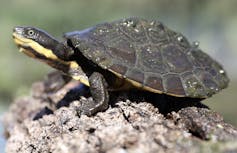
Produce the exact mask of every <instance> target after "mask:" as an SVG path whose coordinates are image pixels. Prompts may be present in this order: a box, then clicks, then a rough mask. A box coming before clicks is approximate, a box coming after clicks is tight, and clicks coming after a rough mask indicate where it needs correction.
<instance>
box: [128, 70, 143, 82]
mask: <svg viewBox="0 0 237 153" xmlns="http://www.w3.org/2000/svg"><path fill="white" fill-rule="evenodd" d="M126 77H127V78H128V79H130V80H134V81H137V82H143V81H144V73H143V72H141V71H140V70H138V69H134V68H133V69H130V70H128V71H127V73H126Z"/></svg>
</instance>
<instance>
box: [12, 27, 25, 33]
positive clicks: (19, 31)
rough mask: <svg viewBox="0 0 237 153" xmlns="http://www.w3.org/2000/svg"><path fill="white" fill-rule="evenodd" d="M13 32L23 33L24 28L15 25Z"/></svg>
mask: <svg viewBox="0 0 237 153" xmlns="http://www.w3.org/2000/svg"><path fill="white" fill-rule="evenodd" d="M13 32H15V33H18V34H22V32H23V28H22V27H14V28H13Z"/></svg>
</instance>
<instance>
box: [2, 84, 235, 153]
mask: <svg viewBox="0 0 237 153" xmlns="http://www.w3.org/2000/svg"><path fill="white" fill-rule="evenodd" d="M77 85H78V83H76V82H69V83H68V84H67V85H66V86H64V87H63V88H61V89H60V90H58V91H55V92H48V91H47V92H46V90H45V85H44V83H43V82H38V83H35V84H34V85H33V87H32V94H31V95H30V96H28V97H24V98H19V99H17V100H15V101H14V103H13V104H12V105H11V107H10V109H9V111H8V112H7V113H6V114H5V116H4V118H3V123H4V125H5V133H6V137H7V145H6V152H7V153H19V152H20V153H36V152H37V153H38V152H40V153H73V152H82V153H101V152H106V153H127V152H128V153H152V152H154V153H155V152H161V153H162V152H168V153H169V152H170V153H175V152H177V153H180V152H183V153H185V152H187V153H190V152H193V153H196V152H237V129H236V128H235V127H233V126H232V125H230V124H228V123H225V122H224V121H223V118H222V117H221V115H219V114H218V113H216V112H214V111H212V110H210V109H208V108H206V107H198V105H197V106H196V105H195V106H186V107H184V108H181V109H178V110H177V111H171V112H169V113H167V114H164V113H163V114H162V113H160V112H159V110H158V108H157V107H155V106H154V105H153V104H152V103H149V102H144V101H140V102H132V101H130V100H128V99H127V100H122V101H121V100H118V101H116V102H115V103H114V104H112V105H111V106H110V108H109V109H107V110H106V111H105V112H99V113H97V114H96V115H94V116H92V117H88V116H85V115H80V114H78V112H77V110H78V107H80V105H81V103H82V102H88V101H89V99H90V98H85V97H81V98H80V99H77V100H76V98H75V97H74V96H73V92H71V91H70V89H71V88H72V87H75V86H77ZM65 97H69V98H65ZM62 99H63V100H64V102H66V103H67V104H66V105H68V106H64V105H62V106H61V107H60V108H57V107H56V104H57V103H58V102H59V101H60V100H62ZM61 102H62V101H61Z"/></svg>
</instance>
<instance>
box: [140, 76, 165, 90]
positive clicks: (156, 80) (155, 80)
mask: <svg viewBox="0 0 237 153" xmlns="http://www.w3.org/2000/svg"><path fill="white" fill-rule="evenodd" d="M144 84H145V86H148V87H151V88H153V89H156V90H159V91H164V87H163V83H162V78H161V77H159V76H148V77H147V79H146V80H145V83H144Z"/></svg>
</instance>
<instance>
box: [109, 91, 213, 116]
mask: <svg viewBox="0 0 237 153" xmlns="http://www.w3.org/2000/svg"><path fill="white" fill-rule="evenodd" d="M112 95H113V94H112ZM113 98H115V100H113ZM110 99H111V100H110V101H111V102H112V103H111V105H113V104H115V103H116V102H117V101H119V100H122V101H124V100H127V99H129V100H130V101H132V102H141V101H145V102H149V103H151V104H153V105H154V106H155V107H157V108H158V109H159V112H160V113H161V114H164V115H166V114H168V113H170V112H172V111H175V112H177V111H179V110H180V109H182V108H185V107H192V106H193V107H198V108H208V106H206V105H204V104H202V103H201V101H202V100H203V99H198V98H187V97H174V96H169V95H166V94H156V93H151V92H147V91H140V90H135V91H126V92H120V93H115V96H111V97H110ZM113 102H115V103H113ZM208 109H209V108H208Z"/></svg>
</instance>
